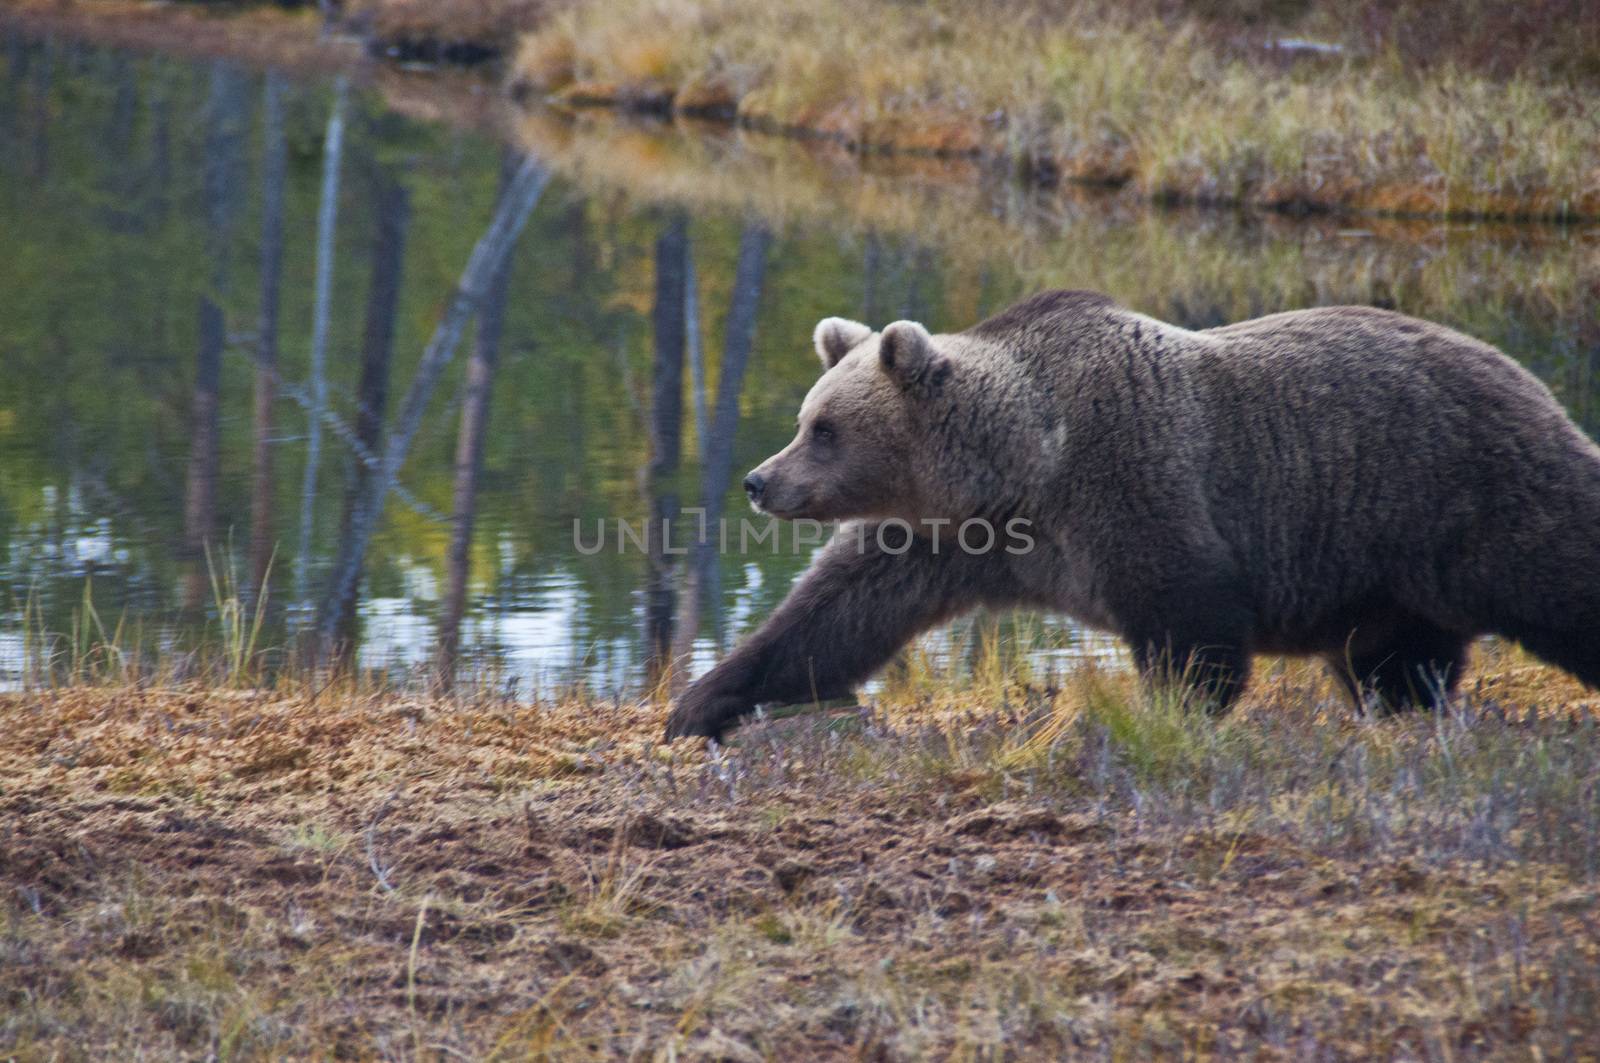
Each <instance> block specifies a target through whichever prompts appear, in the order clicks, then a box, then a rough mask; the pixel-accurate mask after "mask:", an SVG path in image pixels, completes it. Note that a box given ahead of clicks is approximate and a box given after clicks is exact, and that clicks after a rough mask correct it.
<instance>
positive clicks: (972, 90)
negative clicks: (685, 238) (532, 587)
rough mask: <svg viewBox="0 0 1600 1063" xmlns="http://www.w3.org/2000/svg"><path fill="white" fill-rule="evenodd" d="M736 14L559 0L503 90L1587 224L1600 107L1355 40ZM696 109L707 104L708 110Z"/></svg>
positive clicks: (1093, 170)
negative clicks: (659, 104)
mask: <svg viewBox="0 0 1600 1063" xmlns="http://www.w3.org/2000/svg"><path fill="white" fill-rule="evenodd" d="M1086 7H1087V6H1086V5H1080V6H1076V7H1069V8H1066V9H1064V13H1056V14H1029V13H1028V12H1027V11H1026V10H1019V9H1006V8H1002V9H1001V10H999V11H996V10H993V9H990V8H986V7H984V6H982V5H976V4H963V3H959V2H954V0H951V2H945V3H932V4H927V5H905V4H897V3H889V2H886V0H869V2H867V3H864V4H844V3H832V2H824V3H818V4H806V5H790V4H778V3H754V4H752V3H744V2H737V0H616V2H607V3H604V4H599V3H577V4H574V5H573V6H571V7H570V8H568V9H567V10H565V11H562V12H560V13H558V14H555V15H554V16H552V17H551V18H550V20H549V21H548V22H547V23H545V24H544V25H542V26H541V27H540V28H539V29H537V30H535V31H534V32H532V33H531V34H529V35H527V36H525V37H524V39H523V45H522V49H521V51H520V53H519V55H518V57H517V59H516V61H515V62H514V64H513V68H512V78H513V80H514V82H516V83H517V84H519V85H522V86H525V87H532V88H534V89H537V90H539V91H542V92H545V93H549V94H553V95H555V96H556V97H557V98H563V97H564V98H570V99H578V100H582V101H590V102H592V101H596V100H607V99H610V100H616V101H619V102H624V103H627V102H631V101H652V102H653V101H656V100H659V99H661V98H662V94H663V93H665V95H666V97H667V98H669V99H670V98H671V96H672V94H673V93H678V94H679V95H680V103H684V102H688V103H691V104H692V105H693V106H694V107H698V108H701V109H711V110H716V109H717V107H716V106H714V105H715V104H718V103H720V104H722V105H725V107H726V108H727V109H728V110H731V111H736V112H737V115H738V117H739V118H740V119H741V120H743V121H745V122H747V123H749V124H753V125H757V126H762V127H770V128H778V129H790V130H796V131H805V132H810V133H819V134H823V135H827V136H829V137H833V138H836V139H838V140H840V141H842V142H844V143H847V144H849V145H851V146H853V147H855V148H858V149H861V150H872V149H877V148H892V149H895V150H900V151H925V152H935V153H946V154H981V155H984V156H990V157H994V158H1003V159H1006V160H1009V162H1010V163H1011V164H1012V165H1014V166H1016V167H1017V168H1019V169H1021V170H1025V171H1027V172H1028V173H1030V174H1033V175H1035V176H1041V177H1046V178H1053V177H1055V176H1065V177H1068V178H1078V179H1083V180H1090V181H1099V182H1111V183H1122V182H1131V183H1133V184H1134V185H1135V186H1136V187H1137V188H1138V189H1140V190H1141V191H1142V192H1143V193H1144V194H1145V195H1148V196H1151V197H1155V198H1164V199H1182V200H1197V201H1207V202H1243V203H1251V204H1257V205H1262V206H1269V207H1279V208H1285V209H1300V208H1344V209H1361V210H1371V211H1381V212H1388V213H1401V214H1426V215H1450V216H1458V215H1473V216H1510V215H1516V216H1539V217H1564V216H1572V215H1575V214H1584V215H1593V214H1597V213H1600V95H1597V93H1596V91H1595V89H1594V87H1593V85H1592V83H1587V84H1586V83H1585V82H1582V81H1568V80H1564V79H1561V78H1556V77H1552V76H1550V75H1549V73H1548V72H1547V71H1546V70H1543V69H1541V68H1538V67H1535V66H1530V67H1528V68H1526V69H1522V70H1519V71H1517V72H1515V73H1512V74H1511V75H1509V76H1506V77H1500V78H1491V77H1489V76H1487V75H1485V74H1482V73H1480V72H1477V71H1474V70H1470V69H1467V68H1464V67H1459V66H1455V65H1452V64H1451V63H1449V62H1442V63H1439V64H1437V65H1434V66H1430V67H1428V68H1426V69H1420V70H1419V69H1417V68H1416V67H1415V66H1414V65H1413V64H1411V63H1410V62H1408V61H1407V59H1406V58H1405V57H1403V56H1401V55H1399V54H1397V53H1396V52H1393V51H1384V50H1381V49H1377V48H1374V47H1373V46H1372V45H1371V44H1370V43H1367V44H1360V43H1351V44H1350V45H1349V46H1348V50H1347V51H1346V52H1345V53H1343V54H1341V55H1338V56H1334V57H1331V58H1330V57H1319V58H1314V59H1304V60H1298V61H1295V62H1290V63H1287V64H1285V63H1282V62H1269V61H1267V60H1266V59H1265V58H1263V57H1262V56H1260V55H1256V54H1254V53H1252V52H1250V51H1249V50H1248V49H1246V50H1243V51H1241V50H1240V49H1238V48H1232V49H1229V48H1225V47H1222V46H1220V45H1219V44H1218V41H1217V33H1216V31H1215V30H1214V28H1211V27H1207V26H1203V25H1202V24H1200V23H1199V22H1197V21H1193V20H1189V21H1181V20H1180V21H1177V22H1172V21H1158V20H1155V19H1129V18H1114V17H1111V16H1109V15H1097V14H1094V13H1092V12H1090V11H1088V10H1086ZM708 102H709V103H710V104H712V105H713V106H709V107H708Z"/></svg>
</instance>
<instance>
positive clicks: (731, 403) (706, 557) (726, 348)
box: [676, 223, 772, 659]
mask: <svg viewBox="0 0 1600 1063" xmlns="http://www.w3.org/2000/svg"><path fill="white" fill-rule="evenodd" d="M771 244H772V233H771V232H770V231H769V230H768V229H767V228H766V227H765V226H763V225H760V224H758V223H751V224H749V225H746V226H745V228H744V232H743V233H742V234H741V235H740V237H739V263H738V265H737V266H736V267H735V268H734V275H733V295H732V299H731V301H730V304H729V306H728V318H727V324H726V332H725V333H724V335H723V340H722V370H721V372H720V373H719V374H718V377H717V400H716V406H715V409H714V412H713V413H712V415H711V423H710V428H709V429H708V431H707V434H706V442H705V446H704V450H703V451H702V453H701V456H700V462H701V463H700V508H701V509H702V510H703V511H704V515H703V516H702V518H701V519H702V520H704V522H705V528H706V532H707V535H706V536H702V537H699V538H697V539H696V541H695V544H694V547H693V548H692V549H691V551H690V554H689V582H688V587H687V588H686V589H685V593H684V605H683V610H682V613H681V616H680V619H679V623H680V625H681V628H682V630H681V631H680V633H679V637H678V648H677V651H676V653H677V657H678V658H679V659H682V658H684V657H686V656H687V655H688V653H689V652H690V651H691V650H692V649H693V646H694V636H695V632H696V630H697V629H698V628H699V626H700V610H701V609H702V608H706V607H709V608H710V609H711V612H712V620H713V624H714V626H715V628H716V632H715V635H716V640H717V644H718V645H719V646H720V645H721V643H722V611H721V609H720V608H718V603H719V601H720V599H721V592H722V588H721V582H722V581H721V579H720V578H719V577H720V575H721V573H720V570H719V568H718V567H717V544H718V543H719V542H720V536H719V535H718V526H719V524H720V522H721V520H722V503H723V499H724V498H726V497H727V494H728V485H729V481H730V480H731V478H732V476H733V441H734V436H735V435H736V434H737V433H738V429H739V396H740V394H741V393H742V392H743V391H744V377H745V368H746V366H748V365H749V363H750V352H751V350H752V349H753V348H754V346H755V337H756V311H757V309H758V308H759V307H760V304H761V290H762V287H763V285H764V284H765V281H766V273H767V250H768V248H769V247H770V246H771Z"/></svg>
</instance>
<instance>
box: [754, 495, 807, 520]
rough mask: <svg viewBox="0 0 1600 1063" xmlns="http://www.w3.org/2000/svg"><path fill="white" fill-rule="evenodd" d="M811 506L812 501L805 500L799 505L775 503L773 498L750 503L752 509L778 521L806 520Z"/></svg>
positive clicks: (798, 503)
mask: <svg viewBox="0 0 1600 1063" xmlns="http://www.w3.org/2000/svg"><path fill="white" fill-rule="evenodd" d="M810 506H811V499H809V498H803V499H801V500H800V501H799V502H797V503H786V502H778V501H774V500H773V499H772V498H770V497H769V498H763V499H762V500H761V501H759V502H757V501H755V500H754V499H752V500H751V502H750V508H751V509H753V510H755V511H756V512H757V513H759V514H761V515H762V516H764V517H772V518H774V519H776V520H804V519H805V517H806V516H807V513H808V510H809V509H810Z"/></svg>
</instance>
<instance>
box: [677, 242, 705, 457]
mask: <svg viewBox="0 0 1600 1063" xmlns="http://www.w3.org/2000/svg"><path fill="white" fill-rule="evenodd" d="M683 327H684V332H685V334H686V336H687V338H688V343H689V388H690V390H691V391H692V392H693V393H694V442H695V447H696V448H698V450H699V452H700V460H701V461H704V460H705V456H706V435H707V434H708V433H709V432H710V431H711V418H710V415H709V414H708V413H707V412H706V352H705V346H704V345H703V344H702V343H701V342H700V278H699V277H697V276H696V275H695V271H694V247H693V246H692V245H691V246H690V247H689V249H688V250H687V251H685V252H684V256H683Z"/></svg>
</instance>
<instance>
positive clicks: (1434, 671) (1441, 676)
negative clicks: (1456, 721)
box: [1333, 617, 1469, 715]
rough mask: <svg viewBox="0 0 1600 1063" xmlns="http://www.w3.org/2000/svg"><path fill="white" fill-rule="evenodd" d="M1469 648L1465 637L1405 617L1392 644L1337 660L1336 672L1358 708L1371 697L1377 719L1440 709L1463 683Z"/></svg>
mask: <svg viewBox="0 0 1600 1063" xmlns="http://www.w3.org/2000/svg"><path fill="white" fill-rule="evenodd" d="M1468 642H1469V640H1468V639H1467V638H1466V637H1465V636H1463V635H1459V634H1456V633H1455V632H1451V631H1446V630H1445V629H1444V628H1441V627H1438V626H1436V625H1434V624H1430V623H1428V622H1427V621H1425V620H1422V619H1421V618H1412V617H1408V618H1407V619H1406V620H1405V622H1403V623H1402V624H1400V625H1399V626H1398V627H1397V628H1396V630H1395V632H1394V634H1393V635H1392V636H1391V637H1390V638H1388V639H1385V640H1384V641H1383V642H1382V643H1380V644H1379V645H1377V646H1375V647H1372V648H1370V649H1363V650H1362V651H1360V652H1358V653H1355V654H1352V655H1350V656H1349V657H1348V658H1345V659H1337V660H1335V661H1334V662H1333V663H1334V669H1335V672H1336V673H1337V674H1338V675H1339V678H1340V679H1341V680H1343V681H1344V684H1345V688H1346V689H1347V690H1348V691H1349V692H1350V694H1351V696H1352V697H1353V698H1354V699H1355V701H1356V704H1357V705H1358V706H1361V707H1362V708H1365V705H1366V697H1365V696H1366V695H1367V694H1372V695H1374V696H1375V699H1376V711H1377V712H1378V713H1379V714H1380V715H1390V714H1392V713H1397V712H1407V711H1409V710H1412V709H1418V708H1429V709H1440V708H1443V707H1444V705H1445V704H1446V703H1447V702H1448V701H1449V699H1450V696H1451V695H1452V694H1453V693H1455V689H1456V684H1457V683H1459V682H1460V681H1461V672H1462V670H1463V669H1464V668H1465V667H1466V664H1467V645H1468Z"/></svg>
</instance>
